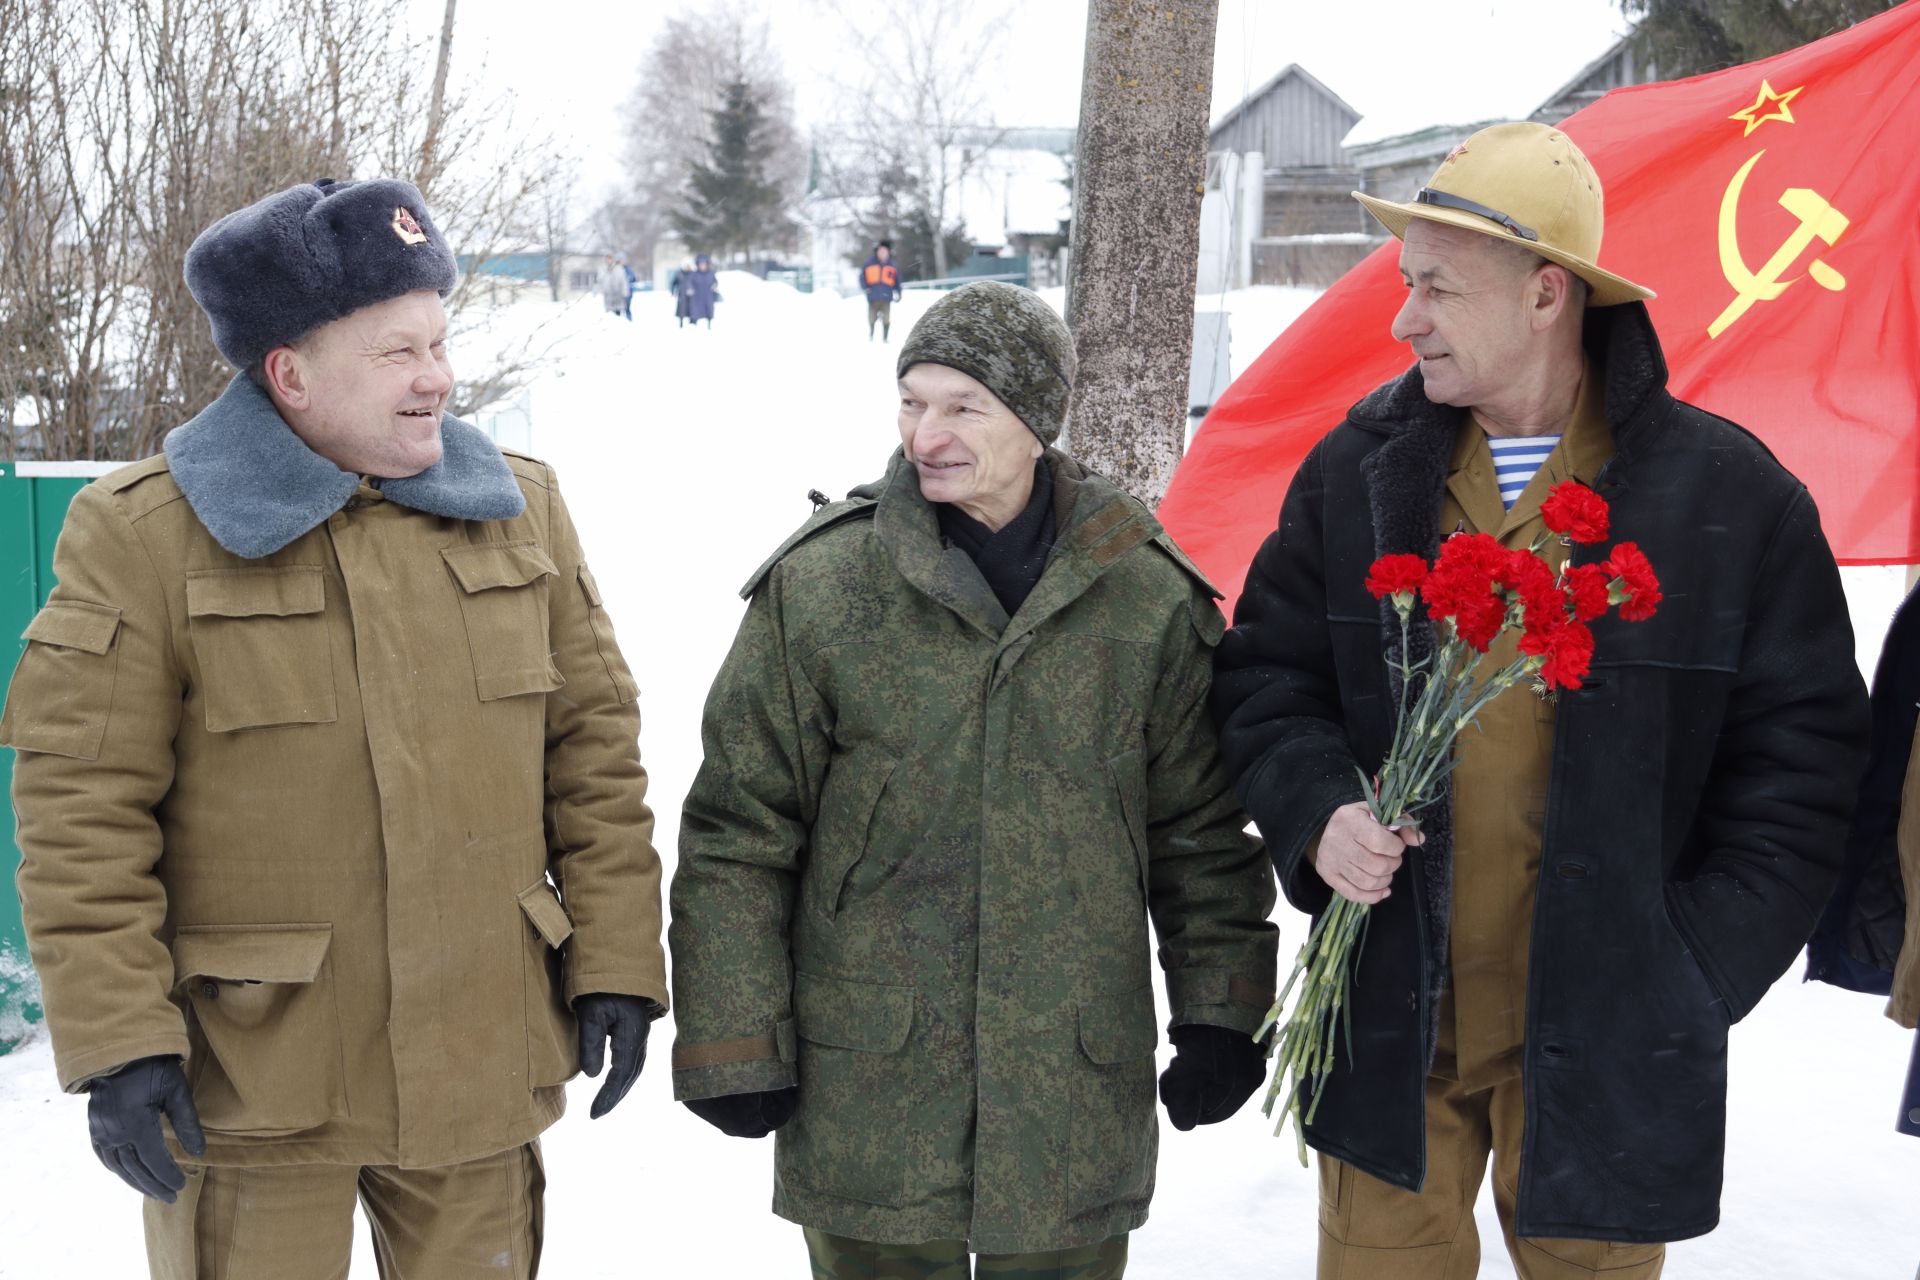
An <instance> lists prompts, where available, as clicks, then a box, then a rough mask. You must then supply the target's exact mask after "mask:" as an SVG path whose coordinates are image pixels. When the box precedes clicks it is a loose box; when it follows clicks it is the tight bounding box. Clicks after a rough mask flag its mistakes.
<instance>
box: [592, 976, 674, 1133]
mask: <svg viewBox="0 0 1920 1280" xmlns="http://www.w3.org/2000/svg"><path fill="white" fill-rule="evenodd" d="M657 1007H658V1006H656V1005H655V1004H654V1003H653V1001H651V1000H645V999H642V998H641V997H639V996H618V995H609V994H606V993H604V992H590V993H589V994H587V995H584V996H581V997H579V998H578V999H577V1000H575V1001H574V1002H573V1016H574V1019H575V1021H577V1022H578V1023H579V1024H580V1069H581V1070H582V1071H584V1072H586V1073H587V1074H588V1075H590V1076H597V1075H599V1074H600V1068H601V1066H602V1065H603V1061H604V1058H605V1055H606V1048H607V1043H606V1042H607V1039H608V1038H609V1037H611V1038H612V1039H613V1068H612V1070H610V1071H608V1072H607V1082H606V1083H605V1084H603V1085H601V1086H600V1092H599V1093H596V1094H594V1095H593V1109H592V1110H591V1111H590V1112H588V1114H589V1115H591V1116H592V1117H593V1118H594V1119H595V1120H598V1119H599V1118H600V1117H601V1116H603V1115H605V1114H607V1112H609V1111H611V1110H613V1109H614V1108H615V1107H617V1106H619V1105H620V1099H622V1098H624V1097H626V1096H627V1090H629V1089H631V1088H633V1082H634V1081H635V1080H638V1079H639V1078H640V1068H642V1067H644V1066H646V1065H647V1032H648V1031H649V1030H650V1029H651V1028H652V1025H653V1011H654V1009H655V1008H657Z"/></svg>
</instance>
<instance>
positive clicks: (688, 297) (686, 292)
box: [674, 253, 720, 329]
mask: <svg viewBox="0 0 1920 1280" xmlns="http://www.w3.org/2000/svg"><path fill="white" fill-rule="evenodd" d="M716 281H717V277H716V276H715V275H714V273H713V259H711V258H709V257H708V256H707V255H706V254H704V253H703V254H701V255H700V256H699V257H697V258H695V259H694V260H693V270H691V271H682V272H681V273H680V289H679V295H680V298H679V303H678V305H677V306H676V308H675V311H674V314H675V315H677V316H679V317H680V323H681V324H683V325H684V324H686V322H687V321H689V320H691V321H693V322H694V323H695V324H699V323H700V322H701V321H702V320H705V321H706V322H707V328H709V329H711V328H713V304H714V303H716V302H718V301H720V290H719V288H718V287H717V284H716Z"/></svg>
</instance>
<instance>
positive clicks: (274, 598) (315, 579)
mask: <svg viewBox="0 0 1920 1280" xmlns="http://www.w3.org/2000/svg"><path fill="white" fill-rule="evenodd" d="M326 608H327V579H326V571H325V570H323V569H321V568H320V566H319V565H296V566H293V567H291V568H285V569H209V570H204V571H202V572H198V573H190V574H188V575H187V631H188V634H189V635H190V636H191V637H192V639H193V651H194V655H195V657H197V658H198V659H199V662H200V682H201V685H202V696H203V699H204V701H205V703H206V709H207V711H206V718H207V731H208V732H209V733H227V732H230V731H232V730H235V729H251V728H256V727H259V726H263V725H277V724H327V723H331V722H332V721H333V720H334V719H336V718H337V716H338V712H337V710H336V709H335V704H334V683H333V651H332V642H331V641H330V640H329V639H328V637H327V617H326Z"/></svg>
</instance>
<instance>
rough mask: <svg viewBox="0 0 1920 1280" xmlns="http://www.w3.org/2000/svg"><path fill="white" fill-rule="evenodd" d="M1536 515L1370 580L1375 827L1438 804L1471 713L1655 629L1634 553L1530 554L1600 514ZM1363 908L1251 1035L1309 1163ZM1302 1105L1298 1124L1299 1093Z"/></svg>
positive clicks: (1594, 500)
mask: <svg viewBox="0 0 1920 1280" xmlns="http://www.w3.org/2000/svg"><path fill="white" fill-rule="evenodd" d="M1540 514H1541V518H1542V520H1543V521H1544V522H1545V524H1546V526H1547V528H1548V529H1549V530H1550V531H1551V532H1550V533H1548V534H1545V535H1542V536H1541V537H1540V538H1538V539H1536V540H1535V541H1534V543H1533V545H1532V546H1530V547H1528V548H1527V549H1526V550H1525V551H1514V550H1510V549H1508V548H1506V547H1504V546H1502V545H1501V544H1500V543H1499V541H1498V540H1497V539H1495V538H1492V537H1489V536H1488V535H1486V534H1484V533H1473V534H1456V535H1454V536H1452V537H1449V538H1447V539H1446V541H1445V542H1443V543H1442V544H1441V547H1440V556H1439V558H1438V559H1437V560H1435V561H1434V562H1433V564H1431V565H1429V564H1428V563H1427V562H1426V561H1425V560H1423V559H1421V558H1420V557H1419V556H1416V555H1390V556H1382V557H1380V558H1379V559H1378V560H1376V561H1374V563H1373V567H1372V569H1371V570H1370V571H1369V572H1368V574H1367V590H1368V591H1370V592H1372V593H1373V595H1374V598H1375V599H1380V600H1391V601H1392V602H1393V608H1394V612H1396V613H1397V614H1399V615H1400V648H1399V651H1398V653H1397V654H1396V655H1394V657H1393V658H1392V659H1391V661H1392V662H1393V665H1394V667H1395V669H1396V671H1397V673H1398V675H1399V678H1400V680H1399V683H1400V703H1399V719H1398V720H1397V721H1396V722H1395V724H1394V732H1393V743H1392V745H1391V746H1390V747H1389V748H1388V750H1387V755H1386V759H1385V760H1383V761H1381V764H1380V773H1379V775H1378V776H1377V777H1374V778H1372V779H1368V778H1367V777H1366V776H1365V775H1364V774H1362V775H1361V779H1360V781H1361V785H1362V786H1363V787H1364V788H1365V790H1366V797H1367V805H1368V808H1369V809H1370V810H1371V811H1372V813H1373V817H1374V820H1375V821H1377V822H1380V823H1382V824H1390V823H1396V822H1397V823H1400V824H1402V825H1407V824H1413V825H1416V826H1417V825H1418V823H1419V820H1420V811H1421V810H1422V809H1423V808H1424V807H1426V806H1427V805H1428V804H1431V803H1432V802H1433V801H1434V800H1435V799H1436V798H1438V795H1439V791H1440V786H1441V783H1442V782H1443V781H1444V780H1445V778H1446V776H1447V774H1448V773H1449V772H1450V771H1451V770H1452V768H1453V764H1454V755H1453V743H1454V739H1455V737H1456V736H1458V735H1459V733H1460V732H1461V730H1463V729H1465V728H1466V727H1467V726H1468V725H1470V724H1473V723H1474V722H1475V718H1476V717H1477V716H1478V715H1479V714H1480V709H1481V708H1482V707H1484V706H1486V705H1487V703H1489V702H1491V701H1493V699H1495V698H1497V697H1499V696H1500V695H1501V694H1503V693H1505V692H1506V691H1507V690H1508V689H1511V688H1512V687H1513V686H1514V685H1516V684H1519V683H1520V682H1522V681H1529V682H1531V683H1533V684H1534V685H1535V687H1536V688H1538V689H1539V691H1540V692H1541V693H1542V694H1545V695H1550V694H1552V693H1553V692H1554V691H1555V690H1559V689H1578V688H1579V687H1580V681H1581V680H1582V679H1584V678H1585V676H1586V674H1587V668H1588V665H1589V664H1590V663H1591V662H1592V660H1593V632H1592V631H1591V630H1590V629H1589V628H1588V626H1587V624H1588V623H1589V622H1591V621H1593V620H1594V619H1595V618H1598V617H1600V616H1601V615H1602V614H1604V613H1605V612H1606V611H1607V610H1608V609H1609V608H1612V607H1614V606H1616V605H1617V606H1619V609H1620V616H1621V617H1622V618H1624V619H1626V620H1627V621H1629V622H1637V621H1641V620H1643V619H1646V618H1651V617H1652V616H1653V614H1654V609H1655V607H1656V606H1658V605H1659V603H1660V600H1661V595H1660V583H1659V580H1658V579H1657V578H1656V577H1655V576H1654V572H1653V566H1652V565H1651V564H1649V563H1648V562H1647V557H1646V556H1645V555H1644V554H1642V553H1641V551H1640V548H1639V547H1637V546H1635V545H1634V544H1633V543H1631V542H1622V543H1620V544H1618V545H1617V546H1615V547H1614V549H1613V553H1612V554H1611V555H1609V556H1608V557H1607V559H1606V560H1605V561H1603V562H1602V563H1600V564H1588V565H1579V566H1573V567H1569V568H1566V569H1564V570H1562V571H1561V572H1560V573H1559V574H1557V575H1556V574H1555V573H1554V572H1553V570H1551V569H1550V568H1548V567H1547V563H1546V561H1545V560H1544V559H1542V558H1541V556H1540V550H1541V548H1542V547H1544V546H1546V545H1547V542H1548V540H1549V539H1550V538H1552V537H1556V536H1557V537H1559V538H1560V539H1561V540H1562V544H1563V545H1570V544H1572V543H1576V542H1578V543H1594V542H1603V541H1605V540H1606V537H1607V524H1608V514H1607V504H1606V501H1605V499H1603V498H1601V497H1600V495H1599V494H1597V493H1595V492H1594V491H1593V490H1591V489H1589V488H1587V487H1586V486H1585V485H1583V484H1579V483H1577V482H1574V481H1567V482H1565V483H1563V484H1558V485H1555V486H1554V489H1553V492H1552V494H1551V495H1550V496H1549V497H1548V498H1547V500H1546V501H1545V502H1544V503H1542V504H1541V507H1540ZM1416 595H1418V596H1419V597H1420V599H1421V600H1422V601H1424V602H1425V604H1426V609H1427V614H1428V616H1429V617H1431V618H1432V619H1433V621H1434V626H1435V628H1436V630H1437V632H1438V635H1437V637H1436V638H1437V639H1439V640H1440V642H1441V643H1440V649H1439V652H1438V653H1435V654H1433V655H1432V657H1431V658H1430V659H1429V658H1423V659H1421V660H1420V661H1419V662H1410V661H1409V660H1408V657H1407V654H1408V638H1409V637H1408V632H1409V628H1410V627H1411V624H1412V618H1413V603H1414V597H1415V596H1416ZM1505 631H1514V632H1517V633H1518V635H1519V640H1518V644H1517V649H1518V656H1517V657H1515V659H1514V660H1513V661H1511V662H1508V663H1505V664H1503V665H1502V666H1500V667H1498V668H1496V669H1495V670H1493V671H1492V672H1490V673H1488V674H1486V675H1485V676H1480V677H1478V678H1476V677H1477V676H1478V671H1479V667H1480V666H1481V659H1482V658H1483V657H1484V656H1485V655H1486V652H1487V650H1488V649H1489V648H1491V647H1492V645H1493V642H1494V640H1495V639H1496V638H1497V637H1498V636H1499V635H1500V634H1501V633H1502V632H1505ZM1368 918H1369V909H1368V907H1367V906H1365V905H1364V904H1362V903H1358V902H1354V901H1352V900H1350V899H1347V898H1343V897H1340V896H1338V895H1335V897H1334V899H1333V904H1332V905H1331V906H1330V907H1328V909H1327V910H1326V911H1325V912H1324V913H1323V914H1322V915H1321V917H1320V919H1319V920H1317V921H1316V922H1315V923H1314V926H1313V931H1312V932H1311V933H1309V934H1308V935H1307V941H1306V944H1305V945H1304V946H1302V947H1301V948H1300V954H1299V956H1298V958H1297V959H1296V960H1295V961H1294V966H1293V973H1292V975H1291V976H1290V977H1289V978H1288V979H1287V984H1286V986H1285V987H1283V988H1282V989H1281V991H1280V998H1279V999H1278V1000H1277V1001H1275V1002H1274V1006H1273V1009H1272V1011H1271V1012H1269V1013H1268V1014H1267V1020H1266V1023H1265V1024H1264V1025H1263V1026H1262V1027H1261V1029H1260V1034H1261V1035H1265V1034H1266V1032H1267V1029H1268V1028H1270V1027H1273V1026H1275V1025H1276V1024H1278V1026H1279V1028H1280V1030H1279V1034H1278V1035H1276V1036H1275V1037H1274V1039H1273V1045H1272V1050H1271V1052H1272V1053H1273V1056H1274V1058H1275V1064H1274V1071H1273V1083H1272V1084H1271V1085H1270V1086H1269V1087H1268V1089H1267V1100H1266V1107H1265V1110H1266V1113H1267V1114H1268V1115H1272V1114H1273V1108H1274V1104H1275V1102H1276V1101H1278V1099H1279V1097H1280V1094H1281V1091H1282V1089H1283V1087H1284V1088H1285V1090H1286V1093H1287V1101H1286V1105H1285V1106H1284V1107H1283V1108H1282V1109H1281V1113H1280V1118H1279V1120H1278V1121H1277V1122H1276V1123H1275V1125H1274V1133H1275V1134H1276V1135H1277V1134H1278V1133H1279V1132H1280V1130H1281V1129H1283V1128H1285V1127H1286V1123H1287V1120H1288V1118H1289V1117H1291V1118H1292V1120H1293V1122H1294V1132H1295V1137H1296V1140H1297V1142H1298V1144H1299V1150H1300V1162H1301V1164H1303V1165H1304V1164H1305V1163H1306V1160H1307V1146H1306V1133H1305V1124H1306V1123H1307V1122H1309V1121H1311V1120H1312V1119H1313V1116H1314V1112H1315V1110H1316V1109H1317V1108H1318V1107H1319V1105H1320V1096H1321V1094H1322V1093H1324V1092H1325V1090H1326V1087H1327V1079H1328V1077H1329V1076H1331V1075H1332V1073H1333V1053H1334V1034H1333V1033H1334V1029H1335V1021H1336V1019H1337V1020H1338V1022H1339V1027H1340V1030H1341V1031H1342V1032H1343V1038H1344V1040H1345V1042H1346V1051H1347V1058H1348V1060H1349V1061H1351V1060H1352V1058H1353V1026H1352V1020H1351V1011H1350V1009H1349V1008H1348V1005H1347V999H1346V997H1347V992H1348V990H1349V988H1350V987H1351V986H1352V984H1353V975H1354V970H1355V968H1356V967H1357V965H1358V963H1359V958H1360V949H1361V946H1362V945H1363V944H1364V942H1365V939H1366V928H1367V920H1368ZM1296 986H1297V987H1299V990H1300V995H1299V999H1298V1000H1296V1001H1295V1002H1294V1005H1293V1009H1292V1010H1291V1012H1289V1013H1287V1014H1286V1016H1285V1018H1284V1020H1283V1019H1282V1017H1281V1011H1282V1009H1283V1008H1284V1007H1285V1005H1286V1003H1287V997H1288V996H1289V995H1290V994H1292V993H1293V990H1294V988H1295V987H1296ZM1303 1094H1304V1095H1305V1096H1306V1098H1307V1104H1306V1112H1305V1115H1304V1117H1303V1116H1302V1114H1301V1098H1302V1095H1303Z"/></svg>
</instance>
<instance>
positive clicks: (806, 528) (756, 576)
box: [740, 498, 879, 600]
mask: <svg viewBox="0 0 1920 1280" xmlns="http://www.w3.org/2000/svg"><path fill="white" fill-rule="evenodd" d="M877 505H879V504H878V503H876V502H875V501H874V500H873V499H872V498H847V499H845V500H843V501H840V502H829V503H828V504H827V505H826V506H824V507H822V508H820V509H819V510H818V511H816V512H814V513H813V515H812V517H810V518H809V519H808V520H807V522H806V523H805V524H803V525H801V526H800V527H799V528H798V529H796V530H794V532H793V536H791V537H789V538H788V539H787V540H786V541H785V542H783V543H781V544H780V546H779V548H778V549H777V550H775V551H774V553H773V554H772V555H770V556H768V557H767V559H766V562H765V563H764V564H762V565H761V566H760V567H759V568H758V569H755V570H754V571H753V576H752V577H751V578H748V579H747V585H746V586H744V587H741V588H740V598H741V599H742V600H751V599H752V598H753V593H754V592H756V591H758V590H759V589H760V584H761V583H762V582H764V581H766V578H767V575H768V574H769V573H772V572H773V566H775V565H777V564H779V563H780V562H781V561H782V560H784V559H786V557H787V554H788V553H789V552H791V551H792V550H793V549H794V548H795V547H797V546H799V545H800V544H801V543H803V542H806V541H808V540H810V539H812V538H814V537H817V536H818V535H820V534H822V533H825V532H826V531H827V530H828V529H831V528H833V527H834V526H835V525H838V524H845V523H846V522H847V521H849V520H857V519H862V518H869V519H870V518H871V517H872V516H873V509H874V507H876V506H877Z"/></svg>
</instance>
